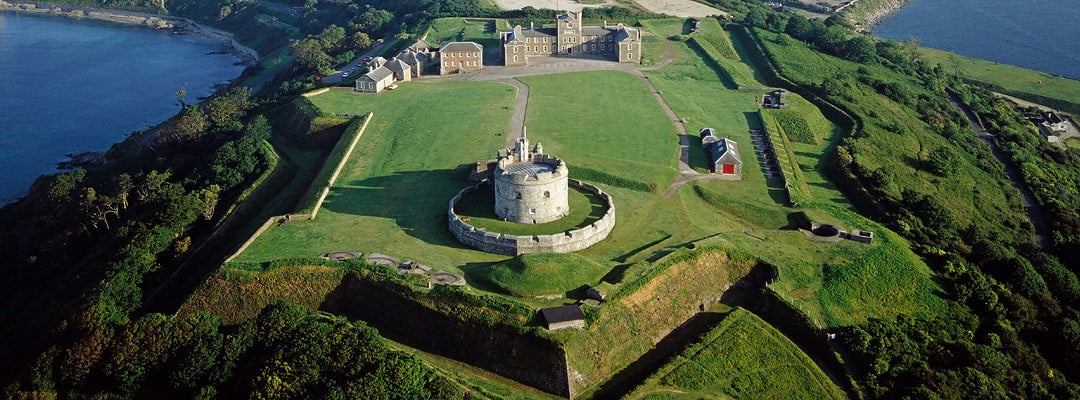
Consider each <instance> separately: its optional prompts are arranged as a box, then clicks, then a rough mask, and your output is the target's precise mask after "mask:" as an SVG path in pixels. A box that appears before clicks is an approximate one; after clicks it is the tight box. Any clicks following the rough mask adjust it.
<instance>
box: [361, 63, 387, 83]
mask: <svg viewBox="0 0 1080 400" xmlns="http://www.w3.org/2000/svg"><path fill="white" fill-rule="evenodd" d="M364 76H365V77H367V78H368V79H371V80H373V81H375V82H378V81H381V80H383V79H386V77H388V76H394V72H393V71H391V70H390V69H388V68H386V67H379V68H375V69H374V70H372V71H371V72H368V73H366V74H364Z"/></svg>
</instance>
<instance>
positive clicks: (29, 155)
mask: <svg viewBox="0 0 1080 400" xmlns="http://www.w3.org/2000/svg"><path fill="white" fill-rule="evenodd" d="M221 50H222V49H221V46H220V45H219V44H215V43H211V42H208V41H206V40H203V39H200V38H197V37H193V36H189V35H177V34H174V33H172V32H171V31H168V30H153V29H150V28H147V27H144V26H134V25H124V24H117V23H110V22H104V21H97V20H88V19H70V18H59V17H51V16H39V15H32V14H25V13H16V12H0V204H4V203H7V202H9V201H11V200H14V199H16V198H18V197H19V196H22V195H24V194H25V193H26V191H27V189H29V186H30V184H31V183H32V182H33V181H34V179H36V178H37V177H38V176H39V175H41V174H48V173H52V172H55V171H56V165H57V163H59V162H61V161H65V160H67V157H66V156H65V155H66V154H71V153H81V152H87V151H104V150H106V149H108V147H109V146H110V145H112V144H113V143H116V142H118V141H120V140H123V139H124V138H125V137H126V136H127V135H128V134H130V133H131V132H133V131H137V130H143V129H146V128H148V127H151V126H154V125H157V124H158V123H160V122H161V121H164V120H165V119H168V118H169V117H170V116H172V115H173V114H175V113H176V112H177V111H179V109H180V106H179V105H178V103H177V98H176V93H177V91H178V90H179V89H180V88H181V87H184V88H186V92H187V95H186V97H185V100H186V101H187V102H189V103H193V102H196V101H198V98H199V97H203V96H208V95H210V94H212V93H213V91H214V87H215V85H217V84H224V83H228V81H229V80H230V79H233V78H235V77H237V76H239V75H240V73H241V72H242V71H243V70H244V66H243V65H238V61H239V60H238V59H237V58H236V57H235V56H232V55H230V54H222V52H221Z"/></svg>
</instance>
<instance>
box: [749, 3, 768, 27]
mask: <svg viewBox="0 0 1080 400" xmlns="http://www.w3.org/2000/svg"><path fill="white" fill-rule="evenodd" d="M743 22H746V24H747V25H749V26H752V27H754V28H764V27H765V25H766V22H767V20H766V16H765V12H764V11H761V8H758V7H754V8H752V9H750V11H748V12H747V13H746V16H745V17H743Z"/></svg>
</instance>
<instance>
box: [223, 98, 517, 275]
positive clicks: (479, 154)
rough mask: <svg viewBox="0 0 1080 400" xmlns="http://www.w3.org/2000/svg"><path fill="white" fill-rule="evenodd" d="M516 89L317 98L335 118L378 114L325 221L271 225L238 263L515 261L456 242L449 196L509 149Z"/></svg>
mask: <svg viewBox="0 0 1080 400" xmlns="http://www.w3.org/2000/svg"><path fill="white" fill-rule="evenodd" d="M515 93H516V89H515V88H514V87H512V86H509V85H504V84H500V83H487V82H485V83H472V82H456V81H443V82H423V81H421V82H411V83H409V84H407V85H401V87H400V88H399V89H398V90H395V91H391V92H385V93H382V94H379V95H374V96H372V95H360V94H354V93H351V92H346V91H332V92H328V93H324V94H322V95H319V96H315V97H312V98H311V101H312V102H314V103H315V105H317V106H318V107H319V108H320V109H321V110H322V112H323V113H326V114H353V115H356V114H362V113H366V112H369V111H371V112H374V117H373V119H372V121H371V123H370V125H369V127H368V130H367V132H365V133H364V136H363V137H362V138H361V140H360V143H359V144H358V145H357V149H356V151H355V152H354V154H353V156H352V157H351V158H350V160H349V163H348V164H347V165H346V166H345V168H344V169H343V170H342V175H341V176H340V177H339V178H338V181H337V185H336V187H335V188H333V189H332V190H331V192H330V195H329V196H328V197H327V199H326V202H325V204H324V205H323V209H322V211H321V212H320V214H319V217H318V219H317V220H313V221H295V222H293V223H291V224H288V225H285V226H281V227H275V228H273V229H271V230H269V231H267V232H266V233H264V234H263V235H262V236H261V237H259V239H258V240H256V241H255V243H254V244H253V245H252V246H251V247H250V248H249V249H248V250H247V251H246V252H244V253H243V254H242V255H241V256H240V257H239V258H238V259H237V260H236V261H266V260H273V259H278V258H288V257H310V256H316V255H319V254H321V253H323V252H326V251H331V250H352V251H363V252H372V251H377V252H380V253H385V254H390V255H394V256H397V257H402V258H403V259H404V258H413V259H416V260H418V261H421V262H423V263H425V264H427V265H431V266H434V267H436V268H440V269H450V270H451V271H454V270H456V268H455V267H456V266H459V265H463V264H466V263H468V262H475V261H497V260H501V259H505V258H506V257H503V256H496V255H491V254H487V253H483V252H479V251H473V250H468V249H466V248H465V247H464V246H463V245H461V244H459V243H458V242H457V241H456V240H454V238H453V237H452V236H451V235H450V234H449V232H448V231H447V228H446V202H447V201H448V200H449V199H450V198H451V197H453V195H454V194H455V193H457V191H459V190H461V188H463V187H465V186H467V185H468V182H466V181H465V178H466V176H467V171H468V168H471V166H472V163H474V162H475V161H476V160H478V159H487V158H490V157H491V155H492V154H493V153H494V151H495V150H496V149H498V148H500V147H502V146H504V145H505V141H506V139H505V136H503V135H504V132H505V131H506V126H507V124H508V123H509V118H510V111H511V110H510V108H509V107H507V106H508V105H510V104H512V103H513V99H514V95H515ZM448 98H468V99H469V100H470V101H468V102H457V101H447V100H446V99H448Z"/></svg>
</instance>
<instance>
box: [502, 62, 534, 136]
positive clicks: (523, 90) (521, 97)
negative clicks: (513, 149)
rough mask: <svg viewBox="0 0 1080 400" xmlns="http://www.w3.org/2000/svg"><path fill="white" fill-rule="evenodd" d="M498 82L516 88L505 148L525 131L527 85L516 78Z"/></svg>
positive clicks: (527, 98) (527, 104) (527, 106)
mask: <svg viewBox="0 0 1080 400" xmlns="http://www.w3.org/2000/svg"><path fill="white" fill-rule="evenodd" d="M499 82H503V83H506V84H508V85H513V86H514V87H516V88H518V92H517V97H515V98H514V114H513V116H512V117H511V118H510V128H509V129H508V130H507V131H506V146H507V147H510V146H512V145H513V144H514V142H515V141H517V139H518V136H520V135H521V132H522V131H524V130H525V115H526V111H527V110H528V108H529V85H526V84H524V83H522V82H521V81H519V80H517V78H510V79H503V80H500V81H499Z"/></svg>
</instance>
